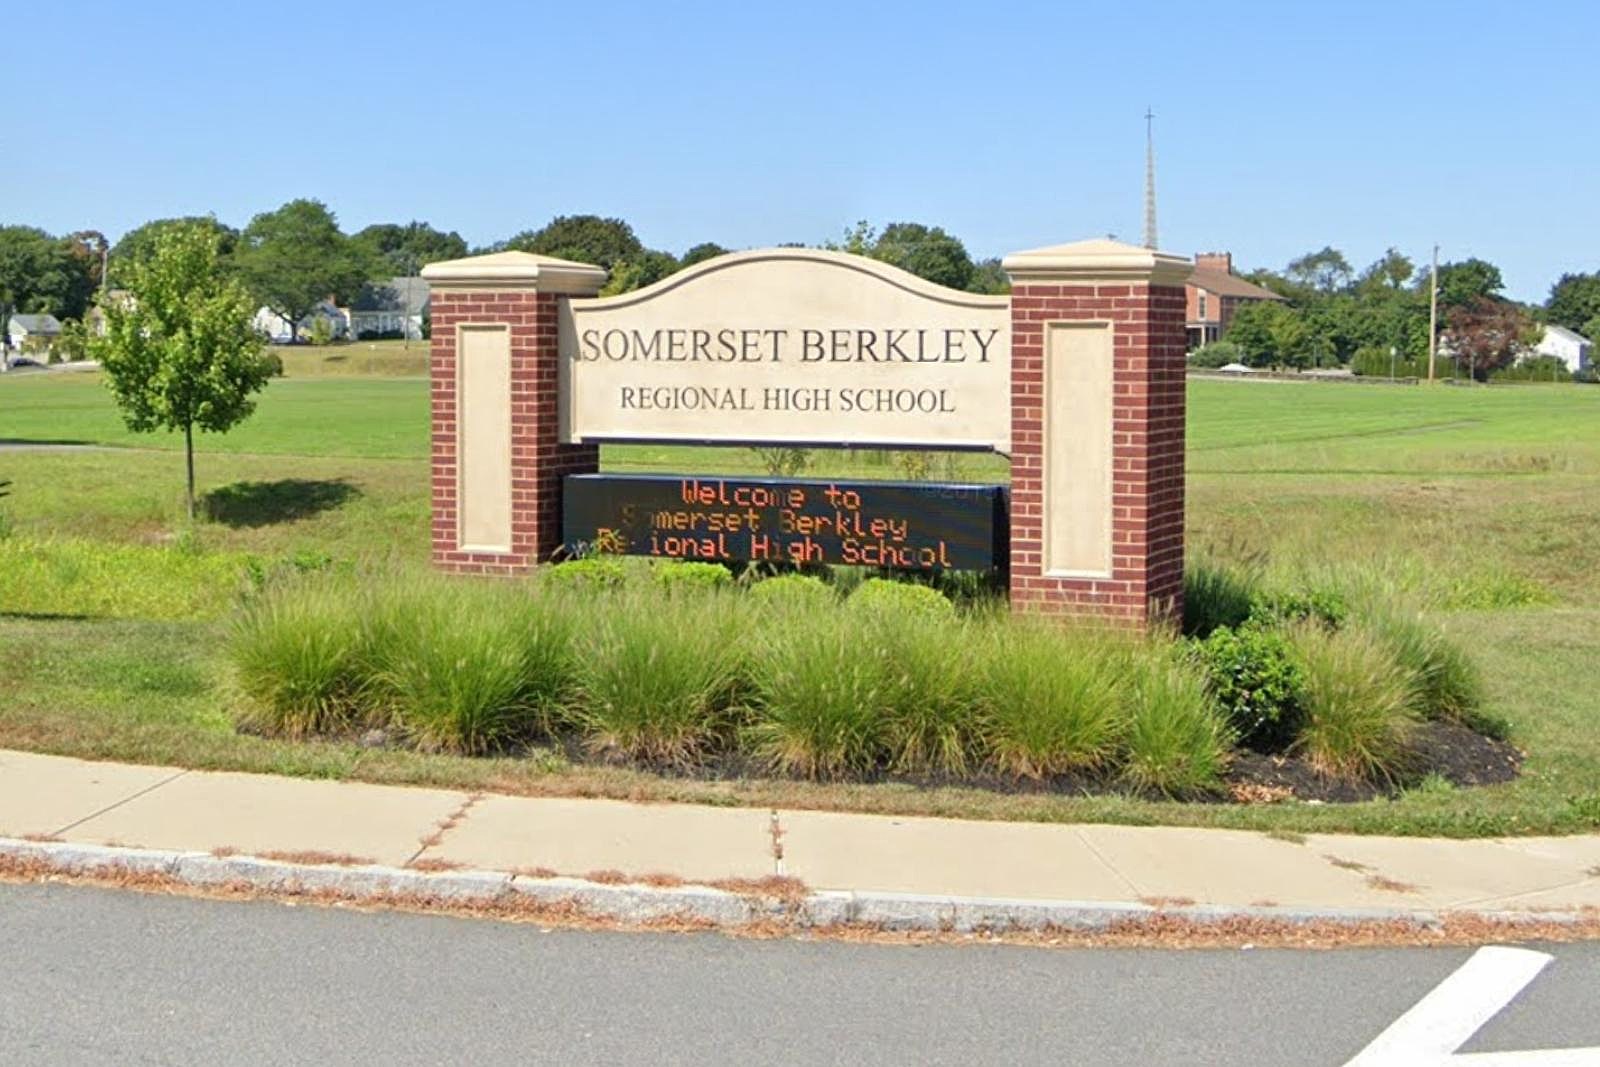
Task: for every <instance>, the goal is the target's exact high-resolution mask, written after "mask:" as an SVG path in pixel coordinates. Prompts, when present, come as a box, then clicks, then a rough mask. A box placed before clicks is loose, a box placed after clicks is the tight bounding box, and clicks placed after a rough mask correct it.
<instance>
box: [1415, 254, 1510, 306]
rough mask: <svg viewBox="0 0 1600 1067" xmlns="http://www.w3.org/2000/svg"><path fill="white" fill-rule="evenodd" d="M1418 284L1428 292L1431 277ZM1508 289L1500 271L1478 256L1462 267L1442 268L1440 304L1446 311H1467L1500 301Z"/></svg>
mask: <svg viewBox="0 0 1600 1067" xmlns="http://www.w3.org/2000/svg"><path fill="white" fill-rule="evenodd" d="M1417 281H1418V284H1419V285H1421V286H1423V287H1424V290H1423V291H1424V292H1426V286H1427V284H1428V278H1427V275H1423V276H1422V277H1420V278H1418V279H1417ZM1505 287H1506V283H1505V280H1504V279H1503V278H1501V276H1500V268H1499V267H1497V266H1495V265H1494V264H1493V263H1489V262H1487V261H1485V260H1481V259H1478V258H1477V257H1476V256H1474V257H1473V258H1471V259H1464V260H1462V261H1461V262H1459V263H1441V264H1439V303H1440V304H1441V305H1443V306H1444V307H1446V308H1452V307H1466V306H1468V305H1470V304H1476V303H1477V302H1478V301H1480V300H1483V299H1488V298H1494V297H1497V296H1498V295H1499V293H1500V290H1502V289H1504V288H1505Z"/></svg>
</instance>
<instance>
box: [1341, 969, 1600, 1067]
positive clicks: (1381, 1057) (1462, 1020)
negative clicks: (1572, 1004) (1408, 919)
mask: <svg viewBox="0 0 1600 1067" xmlns="http://www.w3.org/2000/svg"><path fill="white" fill-rule="evenodd" d="M1553 958H1554V957H1552V956H1548V955H1546V954H1545V953H1543V952H1534V951H1532V950H1531V949H1525V948H1500V947H1489V948H1480V949H1479V950H1478V951H1477V952H1475V953H1473V955H1472V958H1471V959H1469V960H1468V961H1467V962H1466V963H1464V964H1462V965H1461V967H1460V968H1458V969H1457V970H1456V972H1455V973H1454V974H1452V975H1451V976H1450V977H1448V978H1446V979H1445V980H1444V981H1443V982H1440V983H1439V985H1438V986H1436V987H1435V988H1434V990H1433V991H1432V992H1431V993H1429V994H1428V995H1427V996H1425V997H1423V998H1422V999H1421V1000H1419V1001H1417V1003H1416V1005H1415V1006H1414V1007H1412V1009H1411V1010H1410V1011H1408V1012H1406V1013H1405V1014H1404V1015H1402V1016H1400V1018H1398V1019H1396V1020H1395V1021H1394V1022H1393V1023H1392V1024H1390V1026H1389V1028H1388V1029H1387V1030H1385V1031H1384V1032H1383V1033H1381V1034H1379V1035H1378V1036H1377V1038H1376V1039H1374V1040H1373V1042H1372V1044H1370V1045H1368V1046H1367V1047H1366V1048H1364V1049H1362V1050H1361V1052H1360V1054H1358V1055H1357V1056H1356V1058H1355V1059H1353V1060H1351V1061H1350V1062H1349V1063H1347V1064H1346V1065H1345V1067H1430V1065H1437V1067H1445V1065H1448V1067H1600V1048H1568V1049H1538V1050H1528V1051H1526V1052H1480V1053H1471V1054H1467V1055H1456V1054H1455V1051H1456V1049H1458V1048H1460V1047H1461V1046H1462V1045H1464V1044H1466V1043H1467V1041H1469V1040H1470V1039H1471V1038H1472V1035H1473V1034H1475V1033H1477V1032H1478V1030H1479V1029H1480V1028H1482V1026H1483V1024H1484V1023H1486V1022H1488V1021H1489V1020H1490V1019H1492V1018H1494V1016H1495V1015H1496V1014H1497V1013H1498V1012H1499V1011H1500V1010H1501V1009H1502V1008H1504V1007H1505V1006H1506V1005H1507V1004H1509V1003H1511V1001H1512V1000H1514V999H1515V998H1516V996H1517V994H1518V993H1520V992H1522V991H1523V990H1524V989H1525V988H1527V986H1528V983H1530V982H1532V981H1533V980H1534V979H1535V978H1537V977H1538V976H1539V972H1541V971H1543V970H1544V969H1545V967H1546V966H1547V965H1549V963H1550V961H1551V959H1553Z"/></svg>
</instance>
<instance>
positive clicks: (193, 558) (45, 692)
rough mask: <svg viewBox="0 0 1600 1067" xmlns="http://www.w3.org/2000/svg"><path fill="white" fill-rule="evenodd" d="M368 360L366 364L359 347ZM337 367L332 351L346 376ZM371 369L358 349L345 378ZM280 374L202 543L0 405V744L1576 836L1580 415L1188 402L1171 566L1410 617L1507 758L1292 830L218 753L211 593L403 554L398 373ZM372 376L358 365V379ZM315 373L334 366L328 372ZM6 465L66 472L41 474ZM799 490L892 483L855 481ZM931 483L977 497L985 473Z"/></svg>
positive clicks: (1594, 786)
mask: <svg viewBox="0 0 1600 1067" xmlns="http://www.w3.org/2000/svg"><path fill="white" fill-rule="evenodd" d="M389 344H390V345H391V346H392V345H393V344H394V343H392V342H391V343H389ZM359 349H360V346H359V345H351V346H344V347H343V348H341V349H336V350H332V354H333V355H338V354H340V353H344V354H345V355H346V358H356V357H357V356H359V355H360V353H359V351H358V350H359ZM374 351H377V350H374ZM329 354H330V353H329V352H326V351H317V350H313V351H310V352H308V353H301V352H295V353H292V355H293V356H294V357H296V358H298V359H301V360H302V361H303V364H304V365H302V366H299V367H297V366H295V365H294V363H293V362H292V361H286V362H288V376H287V377H285V378H283V379H280V380H276V381H274V382H273V383H272V384H271V385H270V386H269V387H268V389H267V390H266V392H265V393H264V394H263V396H262V397H261V401H260V406H259V409H258V411H257V412H256V414H255V416H254V417H253V418H252V419H251V420H250V421H249V422H248V423H246V424H245V425H243V426H241V427H240V428H238V429H237V430H235V431H234V432H233V433H231V434H229V435H227V436H225V437H211V436H202V437H201V438H200V448H201V450H202V451H201V455H200V457H199V460H198V464H197V466H198V476H199V480H200V485H201V488H202V491H203V492H205V493H207V494H208V497H207V500H206V502H205V508H204V511H205V513H206V514H205V517H204V518H202V520H201V521H199V522H198V523H197V524H195V525H194V526H193V527H192V528H190V527H187V526H186V524H185V523H184V522H183V521H182V500H181V491H182V477H183V472H182V460H181V455H180V452H179V449H181V441H180V439H178V438H176V437H173V436H168V435H145V436H138V435H131V434H129V433H127V432H126V431H125V430H124V429H123V428H122V426H121V423H120V421H119V419H118V417H117V414H116V412H115V410H114V408H113V407H112V405H111V402H110V398H109V394H108V393H107V392H106V390H105V388H104V386H103V385H102V384H101V383H100V382H99V381H98V379H97V376H95V375H92V374H78V373H72V374H14V375H8V376H6V377H4V378H0V480H4V479H10V480H11V482H12V485H11V487H10V492H11V495H10V496H9V497H7V498H5V499H3V500H0V512H4V514H5V516H6V518H5V519H3V520H0V533H8V535H9V536H8V537H7V538H6V539H4V540H0V641H3V642H4V644H5V647H6V649H7V653H6V654H5V655H4V656H3V657H0V746H4V745H12V746H25V747H36V748H39V749H42V750H49V751H58V752H70V753H74V754H80V755H86V756H103V757H114V758H126V759H142V760H153V761H172V762H186V763H189V764H192V765H199V766H226V767H239V768H244V769H262V770H278V771H286V772H290V773H309V774H322V775H330V776H340V777H344V776H352V777H361V778H367V779H376V780H402V781H434V782H448V783H459V784H473V785H477V786H481V787H487V788H502V789H509V790H515V791H521V792H573V791H577V792H602V793H612V794H622V795H638V796H659V797H663V798H670V797H685V798H693V799H700V800H710V801H714V802H724V803H786V804H800V805H802V806H842V807H856V808H862V809H865V810H884V811H900V812H908V813H909V812H927V813H959V814H968V815H982V816H991V817H1003V818H1043V819H1117V820H1125V821H1163V822H1176V823H1205V824H1214V825H1233V826H1251V827H1258V828H1270V829H1333V828H1345V829H1360V830H1374V831H1378V830H1396V831H1401V832H1439V833H1454V834H1472V833H1512V832H1527V831H1529V830H1573V829H1580V828H1587V827H1595V826H1600V696H1597V694H1596V692H1595V687H1594V685H1593V679H1594V678H1595V677H1596V667H1595V664H1596V663H1597V662H1600V607H1597V606H1596V601H1597V597H1600V388H1588V387H1582V386H1508V387H1495V388H1459V387H1447V386H1438V387H1423V386H1410V387H1407V386H1389V385H1350V384H1341V383H1315V382H1307V383H1292V382H1290V383H1284V382H1248V381H1241V382H1228V381H1199V382H1195V383H1192V384H1191V386H1190V392H1189V399H1190V418H1189V438H1190V454H1189V469H1190V479H1189V499H1190V505H1189V531H1190V546H1191V551H1192V553H1193V554H1195V555H1200V556H1211V557H1216V558H1221V559H1228V560H1233V561H1244V562H1248V563H1250V564H1251V565H1252V566H1255V567H1258V568H1260V569H1261V570H1263V571H1265V572H1267V573H1269V574H1272V575H1275V576H1278V577H1281V578H1284V579H1293V580H1312V581H1316V580H1320V578H1321V577H1323V576H1329V575H1338V574H1340V573H1345V572H1351V571H1356V570H1359V571H1360V572H1361V574H1362V576H1363V577H1362V580H1363V581H1366V582H1369V583H1372V582H1377V583H1381V585H1382V587H1383V588H1384V589H1386V590H1390V591H1392V594H1393V595H1394V596H1395V597H1398V598H1404V599H1406V600H1408V601H1411V602H1414V603H1416V604H1417V605H1418V607H1419V608H1421V609H1424V610H1426V611H1428V612H1429V613H1430V614H1431V615H1433V616H1435V617H1436V618H1438V619H1439V620H1440V621H1441V622H1442V623H1443V624H1444V625H1445V626H1446V627H1447V628H1448V630H1449V632H1450V633H1451V634H1452V636H1453V637H1454V638H1455V639H1456V640H1458V641H1459V642H1460V643H1462V644H1463V645H1464V646H1465V647H1467V648H1468V649H1469V650H1470V651H1471V652H1472V653H1473V655H1474V656H1475V657H1476V658H1477V659H1478V660H1479V662H1480V663H1481V664H1483V666H1484V667H1485V668H1486V669H1487V672H1488V675H1489V678H1488V682H1489V694H1490V703H1491V706H1492V708H1493V710H1496V711H1498V712H1499V713H1501V714H1503V715H1505V716H1506V717H1507V718H1509V719H1510V720H1511V721H1512V723H1513V739H1514V740H1515V741H1516V742H1517V743H1518V744H1519V745H1521V746H1523V747H1524V748H1526V749H1527V750H1528V752H1529V758H1528V762H1527V766H1526V774H1525V775H1524V776H1523V778H1522V779H1521V780H1519V781H1518V782H1515V783H1513V784H1511V785H1508V786H1502V787H1494V788H1490V789H1481V790H1465V791H1443V790H1435V791H1431V792H1429V791H1419V792H1417V793H1415V794H1408V795H1406V796H1404V797H1402V798H1400V799H1398V800H1394V801H1380V802H1374V803H1371V804H1361V805H1348V806H1342V805H1328V806H1325V807H1321V808H1314V807H1307V806H1304V805H1295V806H1290V807H1283V806H1279V807H1272V808H1241V807H1236V806H1233V805H1177V804H1170V803H1154V802H1143V801H1135V800H1129V799H1126V798H1117V797H1098V798H1075V797H1040V796H1009V795H993V794H981V793H977V792H975V791H971V790H943V789H915V788H912V787H909V786H896V785H876V786H860V785H856V786H815V785H808V784H804V783H781V782H780V783H773V782H750V783H695V782H683V781H670V780H662V779H656V778H654V777H653V776H649V775H644V774H640V773H638V772H629V771H621V770H605V771H600V770H595V769H593V768H579V767H571V766H568V765H565V764H564V763H562V762H561V761H560V760H559V759H552V760H549V761H529V760H505V759H501V760H478V761H469V760H460V759H451V758H446V757H426V756H419V755H415V754H410V753H400V752H369V751H366V750H362V749H358V748H356V747H354V746H341V745H328V744H323V745H299V746H293V745H288V744H285V743H281V742H270V741H266V740H263V739H260V738H253V737H245V736H242V735H239V734H237V733H236V732H235V731H234V730H233V729H232V726H231V723H230V721H229V716H228V709H227V699H226V688H225V681H226V672H225V670H224V669H223V665H222V657H221V654H220V647H221V643H222V641H223V640H224V639H225V635H226V617H227V614H228V611H229V609H230V604H231V600H232V598H233V596H234V595H235V592H236V590H237V587H238V580H237V578H236V576H237V575H238V574H239V573H240V571H241V570H248V569H249V568H250V567H254V568H256V569H257V570H259V569H261V568H263V567H271V566H274V565H281V564H283V563H284V562H285V561H290V562H292V561H294V560H295V559H297V558H299V559H302V560H303V559H307V558H310V559H313V560H321V559H323V558H325V557H331V558H332V559H333V560H335V561H344V560H354V561H359V560H371V559H385V560H393V561H397V562H398V563H399V564H401V565H407V566H421V565H423V564H424V563H425V560H426V554H427V541H426V537H427V531H426V526H427V510H428V501H427V462H426V449H427V383H426V381H425V380H423V379H422V378H419V377H415V376H412V372H413V371H415V370H416V369H418V368H419V367H420V363H418V362H417V360H418V359H419V358H420V355H421V353H420V352H418V351H417V348H416V346H413V348H412V349H411V350H410V352H409V353H407V352H404V351H402V352H401V353H400V354H399V355H398V356H396V357H394V358H392V359H389V358H387V357H386V363H385V366H384V367H383V368H377V366H376V364H374V365H373V367H374V369H378V370H381V371H382V373H386V374H392V375H406V376H391V377H376V376H372V373H373V371H372V370H369V371H368V372H366V373H363V372H360V371H354V370H345V369H340V368H338V367H335V368H333V369H330V368H329V366H328V365H327V356H328V355H329ZM378 354H380V355H381V354H383V353H381V352H379V353H378ZM337 362H338V361H337V360H336V361H335V363H337ZM18 444H26V445H29V446H35V445H65V446H84V445H87V446H94V447H92V448H89V449H84V448H71V449H70V450H68V449H61V450H52V449H38V448H34V447H29V448H26V449H19V448H17V447H16V445H18ZM813 460H814V465H813V471H812V473H815V474H818V475H821V476H838V477H869V478H870V477H886V478H893V477H898V476H899V475H900V467H899V464H898V463H897V462H896V460H895V459H894V457H891V456H886V455H883V454H881V453H849V452H823V453H817V454H815V455H814V457H813ZM603 464H604V466H605V467H606V468H608V469H613V470H652V471H663V472H669V471H670V472H686V473H693V472H701V473H741V472H746V473H748V472H755V471H758V470H759V469H760V468H759V464H758V463H757V462H756V460H755V457H753V456H752V454H751V453H750V452H749V451H748V450H744V449H737V448H717V449H706V448H683V447H663V446H625V447H624V446H615V447H607V448H606V449H605V450H604V451H603ZM934 475H935V476H937V477H950V478H962V479H973V480H1004V478H1005V476H1006V471H1005V464H1004V462H1003V461H1002V460H1000V459H999V458H997V457H992V456H967V455H963V456H953V457H948V458H941V459H940V460H939V461H937V462H936V463H935V466H934Z"/></svg>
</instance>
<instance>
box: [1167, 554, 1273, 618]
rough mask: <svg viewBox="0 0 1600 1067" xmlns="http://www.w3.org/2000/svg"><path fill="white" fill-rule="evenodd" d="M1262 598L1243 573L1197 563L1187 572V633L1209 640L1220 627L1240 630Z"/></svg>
mask: <svg viewBox="0 0 1600 1067" xmlns="http://www.w3.org/2000/svg"><path fill="white" fill-rule="evenodd" d="M1258 595H1259V591H1258V589H1257V583H1256V581H1255V580H1254V579H1252V578H1251V577H1250V576H1249V575H1247V574H1245V573H1244V572H1243V571H1241V570H1239V569H1237V568H1234V567H1229V566H1225V565H1223V564H1220V563H1213V562H1207V561H1205V560H1196V561H1194V562H1192V563H1190V564H1189V566H1188V567H1187V568H1186V569H1185V570H1184V572H1183V632H1184V633H1185V634H1187V635H1189V636H1190V637H1206V636H1207V635H1209V634H1210V633H1211V632H1212V631H1213V630H1216V629H1218V628H1220V627H1224V626H1226V627H1229V628H1234V627H1238V626H1240V625H1242V624H1243V623H1244V621H1245V620H1246V619H1248V618H1249V617H1250V611H1251V608H1252V607H1253V606H1254V605H1255V602H1256V598H1257V596H1258Z"/></svg>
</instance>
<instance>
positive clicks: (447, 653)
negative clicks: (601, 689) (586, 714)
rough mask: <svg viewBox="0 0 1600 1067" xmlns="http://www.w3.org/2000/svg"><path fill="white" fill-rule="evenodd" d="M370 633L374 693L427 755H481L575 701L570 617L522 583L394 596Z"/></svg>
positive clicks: (453, 586)
mask: <svg viewBox="0 0 1600 1067" xmlns="http://www.w3.org/2000/svg"><path fill="white" fill-rule="evenodd" d="M381 599H382V601H383V603H382V604H380V605H377V606H375V608H374V610H373V612H372V614H371V616H370V618H369V623H368V627H367V639H366V652H365V656H366V659H367V661H368V664H369V667H368V669H369V671H370V672H371V675H372V679H373V685H374V692H375V694H376V695H377V696H378V698H379V699H380V700H381V701H382V703H383V705H384V707H385V708H386V709H387V711H388V712H389V714H390V716H391V717H392V721H393V724H394V725H395V727H397V728H398V729H399V731H400V732H401V733H402V734H403V735H404V736H405V737H407V738H408V739H410V740H411V741H412V742H413V743H414V744H415V745H416V746H417V747H419V748H422V749H424V750H427V751H437V752H456V753H466V754H472V755H476V754H481V753H484V752H490V751H493V750H496V749H501V748H504V747H505V746H507V745H508V744H511V743H513V742H515V741H521V740H526V739H528V738H530V737H532V736H534V735H536V734H538V733H540V732H542V731H546V730H549V729H550V728H551V726H552V724H553V722H554V721H555V720H556V719H557V718H558V717H559V716H560V715H561V714H562V712H563V709H564V708H565V707H566V706H567V704H568V703H569V702H570V701H571V699H572V692H573V686H574V680H575V674H576V664H575V661H574V655H573V649H572V625H573V619H572V615H571V613H570V612H568V611H565V610H563V607H562V605H561V604H560V603H559V602H558V601H556V600H553V599H549V598H544V597H537V596H533V595H530V592H529V590H528V588H527V587H526V586H525V585H522V584H520V583H517V584H512V583H507V584H504V585H500V584H493V585H487V584H480V583H465V582H459V581H458V582H451V583H448V584H446V583H444V582H441V581H438V580H433V581H428V582H424V583H422V584H420V585H418V586H414V587H409V588H401V589H398V590H390V591H389V593H388V595H387V596H385V597H382V598H381Z"/></svg>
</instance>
